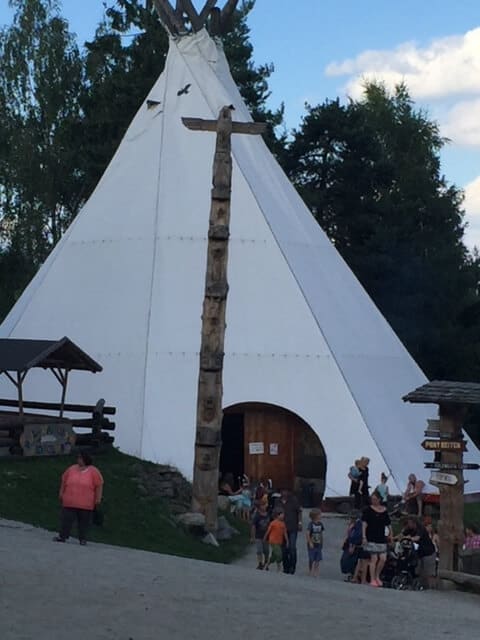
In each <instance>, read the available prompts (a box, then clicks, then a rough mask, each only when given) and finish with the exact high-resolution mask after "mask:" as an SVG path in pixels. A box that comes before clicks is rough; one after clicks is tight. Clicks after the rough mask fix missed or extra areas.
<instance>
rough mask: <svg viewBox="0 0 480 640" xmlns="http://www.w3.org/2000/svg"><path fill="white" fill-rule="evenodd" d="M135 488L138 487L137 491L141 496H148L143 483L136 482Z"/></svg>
mask: <svg viewBox="0 0 480 640" xmlns="http://www.w3.org/2000/svg"><path fill="white" fill-rule="evenodd" d="M137 489H138V492H139V493H140V494H141V495H142V496H148V494H149V491H148V489H147V488H146V487H145V486H144V485H143V484H141V483H140V482H139V483H138V484H137Z"/></svg>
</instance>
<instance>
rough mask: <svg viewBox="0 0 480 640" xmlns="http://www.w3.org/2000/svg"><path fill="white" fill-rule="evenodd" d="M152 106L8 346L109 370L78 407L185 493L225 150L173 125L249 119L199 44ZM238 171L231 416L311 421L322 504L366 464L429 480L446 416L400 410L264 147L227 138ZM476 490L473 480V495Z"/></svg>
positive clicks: (39, 380) (390, 345)
mask: <svg viewBox="0 0 480 640" xmlns="http://www.w3.org/2000/svg"><path fill="white" fill-rule="evenodd" d="M186 85H190V87H189V90H188V91H186V92H182V93H181V95H178V93H179V91H180V90H181V89H183V88H184V87H186ZM147 100H148V101H149V102H148V104H147ZM147 100H146V101H145V103H144V104H143V105H142V106H141V108H140V110H139V111H138V113H137V115H136V116H135V118H134V120H133V122H132V124H131V126H130V127H129V129H128V131H127V133H126V135H125V137H124V139H123V141H122V143H121V145H120V147H119V148H118V150H117V152H116V154H115V156H114V158H113V160H112V162H111V163H110V165H109V167H108V168H107V170H106V172H105V174H104V176H103V177H102V179H101V181H100V182H99V184H98V186H97V188H96V190H95V192H94V193H93V195H92V196H91V198H90V199H89V201H88V202H87V204H86V205H85V207H84V208H83V210H82V211H81V212H80V214H79V215H78V217H77V218H76V220H75V221H74V222H73V224H72V225H71V227H70V229H69V230H68V232H67V233H66V234H65V236H64V238H63V239H62V241H61V242H60V243H59V244H58V246H57V247H56V248H55V250H54V251H53V252H52V254H51V255H50V257H49V258H48V260H47V261H46V263H45V264H44V265H43V267H42V268H41V269H40V271H39V273H38V274H37V275H36V277H35V278H34V279H33V281H32V282H31V284H30V285H29V287H28V288H27V289H26V291H25V292H24V294H23V295H22V297H21V298H20V300H19V301H18V302H17V304H16V305H15V307H14V308H13V310H12V311H11V313H10V314H9V316H8V317H7V318H6V320H5V321H4V323H3V325H2V327H1V335H2V336H4V337H6V336H7V337H8V336H12V337H22V338H30V337H31V338H38V339H40V338H52V337H58V336H63V335H68V336H69V337H70V338H71V339H72V340H73V341H75V342H76V343H77V344H79V345H80V347H81V348H83V349H84V350H85V351H86V352H87V353H89V354H90V355H91V356H92V357H93V358H95V359H96V360H97V361H98V362H100V363H101V364H102V365H103V367H104V372H103V373H102V374H100V375H97V376H87V375H81V374H76V375H72V379H71V384H70V394H69V401H72V402H73V401H75V402H89V403H91V402H92V401H94V400H96V399H97V398H99V397H104V398H105V399H106V401H107V403H109V404H115V405H116V406H117V407H118V414H117V418H116V422H117V425H118V430H117V432H116V434H115V436H116V443H117V444H118V445H119V446H120V447H121V449H122V450H124V451H126V452H129V453H132V454H134V455H138V456H141V457H143V458H146V459H149V460H154V461H158V462H169V463H173V464H175V465H177V466H178V467H179V468H180V470H181V471H182V472H184V473H185V474H186V475H187V476H188V477H191V474H192V466H193V442H194V430H195V410H196V392H197V375H198V353H199V347H200V328H201V325H200V323H201V307H202V299H203V289H204V277H205V266H206V233H207V229H208V214H209V208H210V185H211V166H212V159H213V152H214V144H215V136H214V135H213V134H211V133H204V132H192V131H189V130H188V129H186V128H185V127H184V126H183V124H182V122H181V118H182V117H183V116H190V117H202V118H210V119H211V118H216V117H217V116H218V113H219V110H220V109H221V107H223V106H224V105H230V104H232V105H233V106H234V107H235V112H234V117H235V119H236V120H244V121H249V120H250V116H249V114H248V111H247V109H246V107H245V105H244V103H243V101H242V99H241V97H240V94H239V92H238V90H237V88H236V87H235V85H234V82H233V80H232V77H231V75H230V72H229V69H228V65H227V62H226V59H225V56H224V54H223V52H222V51H221V49H219V48H218V47H217V45H216V44H215V43H214V42H213V40H212V39H211V38H210V37H209V36H208V34H207V33H206V31H201V32H199V33H197V34H195V35H192V36H187V37H183V38H181V39H179V40H174V39H172V40H171V42H170V51H169V55H168V58H167V62H166V68H165V70H164V72H163V73H162V75H161V77H160V78H159V80H158V81H157V83H156V84H155V86H154V87H153V89H152V90H151V92H150V94H149V96H148V97H147ZM154 103H158V104H154ZM233 159H234V162H233V192H232V223H231V244H230V260H229V283H230V292H229V298H228V302H227V333H226V355H225V371H224V406H225V407H227V406H231V405H233V404H236V403H241V402H265V403H271V404H274V405H278V406H282V407H284V408H286V409H289V410H290V411H293V412H294V413H296V414H298V415H299V416H300V417H301V418H303V419H304V420H305V421H306V422H307V423H308V424H309V425H310V426H311V427H312V428H313V429H314V430H315V431H316V433H317V434H318V436H319V438H320V440H321V442H322V444H323V446H324V449H325V451H326V454H327V465H328V466H327V495H335V494H338V495H345V493H346V491H347V489H348V481H347V478H346V474H347V470H348V467H349V466H350V465H351V464H352V463H353V460H354V459H355V458H357V457H359V456H361V455H367V456H369V457H370V458H371V477H372V479H373V480H375V478H376V477H377V476H378V475H379V474H380V471H387V472H388V473H390V474H391V476H392V477H391V480H390V482H389V484H390V489H391V491H395V490H398V489H402V488H403V487H404V484H405V481H406V478H407V475H408V474H409V473H410V472H415V473H417V475H418V476H419V477H423V478H424V479H425V480H427V479H428V475H427V473H426V472H425V471H424V469H423V460H424V459H425V454H424V453H423V452H422V449H421V448H420V441H421V440H422V436H423V429H424V427H425V425H426V422H425V421H426V418H427V417H435V410H436V409H435V407H426V406H413V405H405V404H404V403H403V402H402V400H401V398H402V396H403V395H404V394H405V393H407V392H409V391H411V390H412V389H414V388H415V387H417V386H419V385H421V384H423V383H424V382H425V381H426V379H425V377H424V375H423V373H422V372H421V371H420V369H419V368H418V367H417V365H416V364H415V362H414V361H413V360H412V358H411V357H410V356H409V354H408V353H407V351H406V350H405V349H404V347H403V346H402V344H401V343H400V341H399V340H398V338H397V337H396V336H395V334H394V333H393V331H392V329H391V328H390V327H389V325H388V323H387V322H386V320H385V319H384V318H383V317H382V315H381V314H380V313H379V311H378V310H377V308H376V307H375V306H374V304H373V303H372V301H371V300H370V298H369V297H368V296H367V294H366V293H365V291H364V290H363V289H362V287H361V285H360V284H359V282H358V281H357V280H356V278H355V276H354V275H353V274H352V272H351V271H350V270H349V268H348V267H347V265H346V264H345V263H344V262H343V260H342V258H341V257H340V256H339V254H338V253H337V251H336V250H335V248H334V247H333V246H332V244H331V243H330V242H329V240H328V239H327V237H326V236H325V234H324V233H323V232H322V230H321V229H320V228H319V226H318V225H317V223H316V222H315V220H314V219H313V217H312V216H311V214H310V212H309V211H308V210H307V209H306V207H305V205H304V204H303V202H302V201H301V199H300V198H299V196H298V194H297V193H296V191H295V190H294V188H293V187H292V186H291V185H290V183H289V182H288V180H287V178H286V177H285V175H284V174H283V172H282V170H281V169H280V167H279V166H278V164H277V163H276V161H275V160H274V158H273V157H272V155H271V154H270V152H269V151H268V149H267V147H266V146H265V144H264V142H263V140H262V139H261V138H260V137H259V136H239V135H238V136H234V137H233ZM30 376H31V377H30V380H29V382H28V384H27V387H26V397H28V398H29V399H42V400H45V399H54V398H56V397H57V395H58V389H57V388H56V387H55V385H54V383H53V382H52V381H51V380H50V377H49V376H42V375H41V374H37V373H35V374H33V373H32V374H30ZM27 380H28V379H27ZM9 391H10V394H11V395H12V396H13V390H10V389H8V387H4V388H2V394H3V395H5V394H6V393H8V392H9ZM475 455H477V459H478V452H474V456H475ZM427 457H428V456H427ZM479 484H480V481H479V479H477V478H476V477H475V475H472V476H471V483H470V485H469V486H470V489H471V490H474V489H478V487H479Z"/></svg>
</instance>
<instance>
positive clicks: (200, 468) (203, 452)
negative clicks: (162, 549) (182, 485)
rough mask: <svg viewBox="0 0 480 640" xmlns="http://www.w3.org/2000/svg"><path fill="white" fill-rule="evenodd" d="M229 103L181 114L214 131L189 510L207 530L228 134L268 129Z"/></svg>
mask: <svg viewBox="0 0 480 640" xmlns="http://www.w3.org/2000/svg"><path fill="white" fill-rule="evenodd" d="M232 108H233V107H231V106H227V107H223V108H222V109H221V110H220V114H219V117H218V120H202V119H201V118H182V122H183V124H184V125H185V126H186V127H187V128H188V129H192V130H194V131H211V132H215V133H216V134H217V139H216V147H215V158H214V162H213V189H212V202H211V208H210V222H209V229H208V244H207V272H206V277H205V296H204V301H203V315H202V338H201V346H200V371H199V377H198V396H197V426H196V437H195V461H194V468H193V498H192V509H193V511H197V512H200V513H203V514H204V515H205V528H206V529H207V531H209V532H210V533H215V532H216V530H217V509H218V499H217V498H218V473H219V468H218V467H219V458H220V448H221V429H222V418H223V408H222V396H223V356H224V351H223V350H224V343H225V312H226V305H227V293H228V282H227V265H228V239H229V235H230V198H231V188H232V153H231V138H232V134H233V133H240V134H257V135H258V134H260V133H263V132H264V131H265V129H266V125H265V124H263V123H255V122H232Z"/></svg>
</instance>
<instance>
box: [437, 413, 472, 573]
mask: <svg viewBox="0 0 480 640" xmlns="http://www.w3.org/2000/svg"><path fill="white" fill-rule="evenodd" d="M465 414H466V409H465V407H464V406H462V405H455V404H442V405H440V407H439V417H440V429H439V431H440V434H441V438H442V439H450V440H462V438H463V434H462V425H463V422H464V419H465ZM440 455H441V462H442V464H443V463H446V464H451V465H452V467H453V468H452V469H451V470H448V473H449V474H453V475H455V476H456V477H457V483H456V484H455V485H453V486H452V485H445V484H441V485H439V491H440V520H439V521H438V537H439V547H440V549H439V552H440V557H439V571H440V570H441V571H457V569H458V551H459V549H460V548H461V545H462V544H463V509H464V499H463V490H464V483H463V470H462V468H461V465H462V463H463V451H462V450H461V449H460V450H455V449H453V450H447V451H442V452H441V454H440ZM457 465H458V468H455V467H457Z"/></svg>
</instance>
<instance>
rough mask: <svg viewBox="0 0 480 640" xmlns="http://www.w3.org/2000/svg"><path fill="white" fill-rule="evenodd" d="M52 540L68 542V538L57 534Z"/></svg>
mask: <svg viewBox="0 0 480 640" xmlns="http://www.w3.org/2000/svg"><path fill="white" fill-rule="evenodd" d="M52 540H53V542H66V539H65V538H62V536H55V537H54V538H52Z"/></svg>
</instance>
